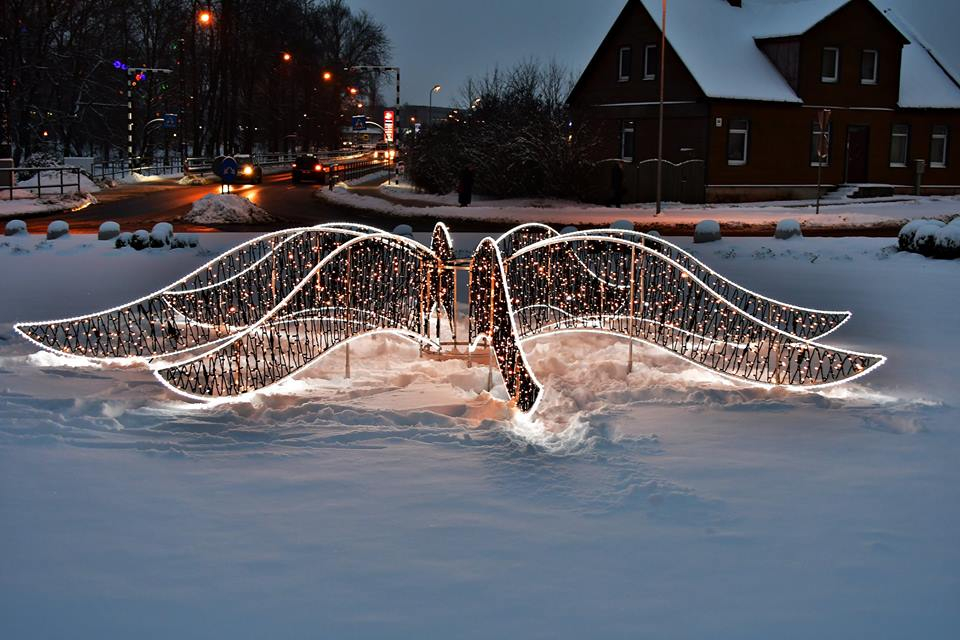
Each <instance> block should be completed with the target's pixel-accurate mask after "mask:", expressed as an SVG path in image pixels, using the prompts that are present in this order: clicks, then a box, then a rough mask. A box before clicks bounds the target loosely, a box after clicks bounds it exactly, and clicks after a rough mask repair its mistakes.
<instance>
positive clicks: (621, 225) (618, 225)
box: [610, 220, 633, 231]
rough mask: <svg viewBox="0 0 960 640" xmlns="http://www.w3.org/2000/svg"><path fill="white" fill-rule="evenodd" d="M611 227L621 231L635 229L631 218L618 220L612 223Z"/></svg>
mask: <svg viewBox="0 0 960 640" xmlns="http://www.w3.org/2000/svg"><path fill="white" fill-rule="evenodd" d="M610 228H611V229H617V230H619V231H633V223H632V222H630V221H629V220H617V221H616V222H614V223H613V224H612V225H610Z"/></svg>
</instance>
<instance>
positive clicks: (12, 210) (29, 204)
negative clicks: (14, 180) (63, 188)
mask: <svg viewBox="0 0 960 640" xmlns="http://www.w3.org/2000/svg"><path fill="white" fill-rule="evenodd" d="M3 195H4V194H0V219H2V218H15V217H32V216H38V215H43V214H47V213H54V212H57V211H77V210H78V209H83V208H85V207H88V206H90V205H92V204H96V203H97V199H96V198H95V197H94V196H92V195H90V194H89V193H80V194H77V193H69V194H64V195H62V196H61V195H56V196H43V197H37V196H36V195H35V194H32V193H31V192H29V191H26V190H20V189H17V190H15V191H14V195H15V198H14V199H13V200H6V199H4V198H3Z"/></svg>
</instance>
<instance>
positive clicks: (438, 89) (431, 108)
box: [427, 84, 440, 127]
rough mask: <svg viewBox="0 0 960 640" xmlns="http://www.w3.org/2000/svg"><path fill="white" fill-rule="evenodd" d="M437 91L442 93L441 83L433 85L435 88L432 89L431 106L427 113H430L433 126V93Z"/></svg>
mask: <svg viewBox="0 0 960 640" xmlns="http://www.w3.org/2000/svg"><path fill="white" fill-rule="evenodd" d="M435 93H440V85H438V84H435V85H433V89H430V108H429V110H428V111H427V113H429V114H430V118H429V120H430V126H431V127H432V126H433V94H435Z"/></svg>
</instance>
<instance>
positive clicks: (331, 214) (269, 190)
mask: <svg viewBox="0 0 960 640" xmlns="http://www.w3.org/2000/svg"><path fill="white" fill-rule="evenodd" d="M320 188H323V187H320V186H319V185H316V184H311V183H301V184H293V183H292V182H291V180H290V174H289V173H287V172H284V173H278V174H273V175H265V176H264V177H263V183H262V184H259V185H238V186H235V187H233V188H232V189H233V193H236V194H238V195H242V196H243V197H245V198H249V199H250V201H251V202H253V203H254V204H256V205H257V206H258V207H260V208H261V209H264V210H266V211H268V212H269V213H270V214H271V215H273V217H275V218H276V219H277V222H276V223H272V224H265V225H214V226H199V225H196V224H192V223H188V222H184V221H183V216H184V215H186V214H187V212H188V211H190V207H191V205H192V204H193V203H194V202H195V201H196V200H199V199H200V198H202V197H204V196H206V195H209V194H215V193H220V185H219V184H211V185H206V186H196V187H190V186H182V185H177V184H174V183H144V184H140V185H130V186H124V187H120V188H118V189H112V190H107V191H102V192H100V193H97V194H95V195H96V197H97V200H98V201H99V203H98V204H95V205H91V206H89V207H86V208H84V209H81V210H79V211H68V212H60V213H56V214H49V215H44V216H39V217H35V218H27V219H26V220H25V221H26V223H27V227H28V229H29V231H30V233H46V230H47V225H49V224H50V222H51V221H53V220H66V221H67V222H69V223H70V231H71V233H96V232H97V229H98V228H99V226H100V224H101V223H102V222H104V221H106V220H113V221H115V222H118V223H119V224H120V228H121V229H122V230H123V231H136V230H137V229H146V230H147V231H149V230H150V228H151V227H152V226H153V225H154V224H156V223H158V222H170V223H172V224H173V225H174V227H175V228H176V230H177V231H181V232H191V233H198V232H200V233H202V232H211V231H258V232H259V231H263V232H265V231H274V230H277V229H284V228H288V227H299V226H312V225H316V224H323V223H325V222H356V223H360V224H367V225H370V226H374V227H377V228H380V229H385V230H388V231H389V230H391V229H393V228H394V227H395V226H397V225H398V224H400V223H401V222H402V223H404V224H409V225H411V226H412V227H413V228H414V230H415V231H430V230H432V229H433V226H434V224H436V222H437V220H436V218H435V217H432V216H430V215H429V210H425V211H424V216H423V217H419V218H404V219H403V220H398V219H397V218H392V217H389V216H385V215H383V214H382V213H380V212H377V211H369V212H365V211H362V210H358V209H354V208H349V207H340V206H337V205H334V204H330V203H328V202H325V201H323V200H321V199H320V198H317V197H316V196H315V195H314V193H315V191H316V190H317V189H320ZM509 226H510V225H505V224H493V225H490V224H485V223H482V222H481V223H478V222H469V223H468V222H464V223H459V222H458V223H457V228H458V230H460V231H474V230H481V229H482V230H484V231H496V230H501V229H502V230H506V229H507V228H509Z"/></svg>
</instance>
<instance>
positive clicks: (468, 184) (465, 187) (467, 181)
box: [457, 164, 474, 207]
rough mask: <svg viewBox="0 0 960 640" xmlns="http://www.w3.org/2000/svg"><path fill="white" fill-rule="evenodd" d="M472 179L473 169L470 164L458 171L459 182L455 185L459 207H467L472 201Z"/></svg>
mask: <svg viewBox="0 0 960 640" xmlns="http://www.w3.org/2000/svg"><path fill="white" fill-rule="evenodd" d="M473 177H474V168H473V165H472V164H468V165H466V166H465V167H464V168H463V169H462V170H461V171H460V182H459V183H458V184H457V193H459V194H460V206H461V207H469V206H470V203H471V202H472V201H473Z"/></svg>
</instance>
